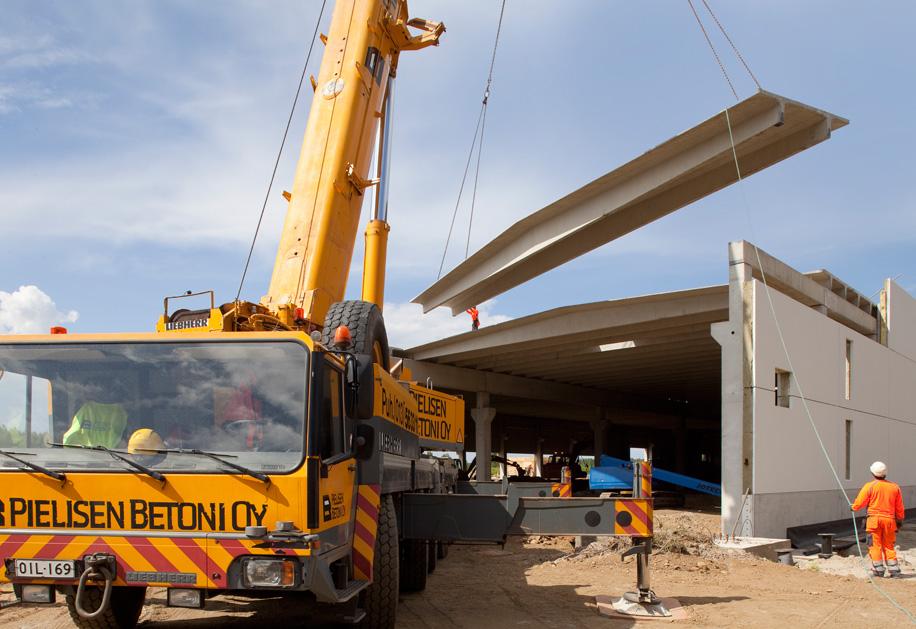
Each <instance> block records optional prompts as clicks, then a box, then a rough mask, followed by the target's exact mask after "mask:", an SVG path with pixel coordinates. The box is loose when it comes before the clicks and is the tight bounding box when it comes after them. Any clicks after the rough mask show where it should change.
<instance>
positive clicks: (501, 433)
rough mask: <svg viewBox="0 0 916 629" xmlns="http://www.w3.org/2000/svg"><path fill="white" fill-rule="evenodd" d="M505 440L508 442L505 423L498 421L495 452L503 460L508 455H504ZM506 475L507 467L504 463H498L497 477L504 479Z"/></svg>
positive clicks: (507, 472) (507, 473)
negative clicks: (497, 444) (497, 439)
mask: <svg viewBox="0 0 916 629" xmlns="http://www.w3.org/2000/svg"><path fill="white" fill-rule="evenodd" d="M507 440H508V437H507V436H506V426H505V422H502V421H500V422H499V447H498V448H497V451H498V452H499V456H501V457H503V458H504V459H505V458H506V457H507V456H508V454H507V453H506V441H507ZM508 475H509V469H508V466H507V465H506V464H505V463H500V464H499V477H500V478H506V477H507V476H508Z"/></svg>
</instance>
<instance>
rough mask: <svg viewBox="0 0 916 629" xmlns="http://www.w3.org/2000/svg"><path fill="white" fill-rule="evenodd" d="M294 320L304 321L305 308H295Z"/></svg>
mask: <svg viewBox="0 0 916 629" xmlns="http://www.w3.org/2000/svg"><path fill="white" fill-rule="evenodd" d="M296 321H305V308H296Z"/></svg>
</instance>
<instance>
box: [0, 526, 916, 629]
mask: <svg viewBox="0 0 916 629" xmlns="http://www.w3.org/2000/svg"><path fill="white" fill-rule="evenodd" d="M656 525H657V530H656V534H657V538H656V541H657V545H656V546H657V548H656V552H655V553H654V554H653V556H652V585H653V588H654V589H655V591H656V592H657V593H658V594H659V595H660V596H664V597H673V598H676V599H678V600H679V601H680V602H681V603H682V604H683V605H684V606H685V608H686V610H687V619H686V620H681V621H678V622H677V623H674V624H680V625H683V626H689V627H778V626H801V627H831V628H836V627H866V626H875V625H877V624H879V623H880V624H882V625H886V624H887V623H892V625H893V626H897V625H900V626H905V625H906V624H907V618H906V616H904V615H903V613H902V612H900V611H898V610H896V609H894V607H893V606H892V605H891V604H890V603H888V601H887V600H886V599H885V598H884V597H883V596H882V595H881V594H880V593H879V592H877V591H876V590H875V589H874V588H873V586H872V585H871V584H870V583H869V581H868V580H866V579H864V578H862V577H864V570H862V569H860V568H859V566H858V565H857V564H856V562H857V561H858V560H857V559H854V558H843V557H834V558H832V559H830V560H826V561H824V560H816V561H815V560H809V561H806V562H803V565H799V566H796V567H790V566H784V565H781V564H776V563H772V562H769V561H766V560H763V559H756V558H747V557H744V556H732V555H729V554H727V553H725V552H723V551H721V550H719V549H717V548H715V547H714V546H712V545H711V544H710V543H709V541H710V540H711V538H712V536H713V533H714V531H715V530H716V529H717V527H718V518H717V516H715V515H713V514H696V513H694V514H685V512H682V511H658V512H657V513H656ZM900 542H901V547H902V549H904V552H905V553H906V555H905V557H906V558H907V559H909V560H910V561H909V562H908V564H906V565H905V566H904V572H905V573H906V577H916V574H914V569H913V567H912V564H913V563H916V526H914V527H912V528H910V527H908V528H907V529H905V530H904V531H903V532H902V534H901V536H900ZM618 553H619V551H618V550H617V549H616V547H615V545H614V544H613V543H611V544H608V543H599V544H598V545H594V546H591V547H587V548H586V549H584V550H582V551H580V552H578V553H574V552H573V551H572V545H571V541H570V540H568V539H546V538H545V539H540V538H539V539H530V540H517V541H512V542H511V543H509V544H507V545H506V546H505V547H504V548H500V547H498V546H453V547H452V549H451V552H450V554H449V557H448V558H447V559H446V560H444V561H441V562H440V563H439V566H438V567H437V569H436V571H435V572H434V573H433V574H432V575H430V577H429V583H428V587H427V589H426V591H425V592H422V593H419V594H409V595H403V596H402V598H401V605H400V607H399V621H398V626H399V627H403V628H404V629H420V628H431V627H435V628H436V629H442V628H445V627H467V628H474V629H477V628H488V627H494V628H496V627H499V628H504V627H532V628H533V627H562V628H567V627H575V628H581V629H586V628H588V629H591V628H614V629H617V628H621V627H633V626H636V625H637V624H639V625H642V626H646V623H645V622H639V623H637V622H634V621H632V620H617V619H611V618H607V617H604V616H601V615H600V614H599V613H598V611H597V607H596V604H595V596H596V595H607V596H615V597H616V596H619V595H620V594H621V593H622V592H624V591H626V590H628V589H632V588H633V586H634V582H635V566H634V565H633V563H632V561H631V560H627V561H621V560H620V557H619V554H618ZM844 571H845V572H851V573H854V574H855V575H856V576H851V575H849V574H835V572H844ZM880 587H881V588H882V589H884V590H885V591H886V592H887V593H888V594H889V595H891V596H892V597H893V598H895V599H896V600H897V601H898V602H899V603H900V604H902V605H904V606H905V607H907V608H909V609H911V610H916V578H903V579H893V580H892V579H882V580H880ZM11 600H12V595H11V594H9V593H3V594H0V603H3V604H6V603H8V602H10V601H11ZM658 623H659V621H651V622H649V623H648V626H652V625H655V624H658ZM302 624H303V619H302V616H301V614H300V612H298V611H297V607H296V605H294V604H290V603H289V602H288V601H287V602H281V601H280V600H279V599H267V600H264V599H261V600H252V599H246V598H243V597H235V596H221V597H217V598H214V599H211V600H210V601H208V609H207V610H203V611H199V610H184V609H169V608H166V607H165V605H164V594H163V591H162V590H152V591H151V592H150V594H149V597H148V599H147V606H146V607H145V609H144V612H143V616H142V617H141V626H142V627H144V628H145V629H154V628H165V627H178V628H181V629H197V628H201V629H203V628H217V627H218V628H220V629H222V628H223V627H256V626H265V625H266V626H283V625H299V626H302ZM664 624H668V623H664ZM0 626H3V627H24V628H25V627H34V628H36V629H38V628H40V629H56V628H58V627H61V628H63V627H70V626H72V625H71V624H70V620H69V617H68V615H67V611H66V609H65V608H64V607H63V606H62V605H57V606H54V607H40V608H39V607H31V608H27V607H22V606H12V607H8V608H5V609H3V610H2V611H0Z"/></svg>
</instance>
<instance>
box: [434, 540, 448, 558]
mask: <svg viewBox="0 0 916 629" xmlns="http://www.w3.org/2000/svg"><path fill="white" fill-rule="evenodd" d="M436 555H437V556H438V558H439V559H445V558H446V557H448V542H438V543H437V544H436Z"/></svg>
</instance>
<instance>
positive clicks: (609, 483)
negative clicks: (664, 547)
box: [588, 454, 722, 496]
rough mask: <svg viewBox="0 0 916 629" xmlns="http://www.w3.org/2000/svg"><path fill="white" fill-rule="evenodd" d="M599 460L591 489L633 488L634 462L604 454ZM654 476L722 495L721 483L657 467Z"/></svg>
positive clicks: (590, 481)
mask: <svg viewBox="0 0 916 629" xmlns="http://www.w3.org/2000/svg"><path fill="white" fill-rule="evenodd" d="M598 462H599V463H600V465H599V466H598V467H593V468H592V469H591V472H590V473H589V475H588V488H589V489H592V490H596V491H609V490H612V491H613V490H621V489H633V464H632V463H631V462H630V461H625V460H623V459H617V458H614V457H612V456H608V455H606V454H602V455H601V458H600V459H599V461H598ZM652 478H653V479H654V480H660V481H664V482H666V483H671V484H672V485H678V486H680V487H686V488H687V489H692V490H694V491H699V492H702V493H704V494H709V495H711V496H721V495H722V487H721V485H717V484H716V483H710V482H709V481H705V480H700V479H699V478H693V477H691V476H685V475H684V474H676V473H674V472H669V471H667V470H663V469H661V468H657V467H653V468H652Z"/></svg>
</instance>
